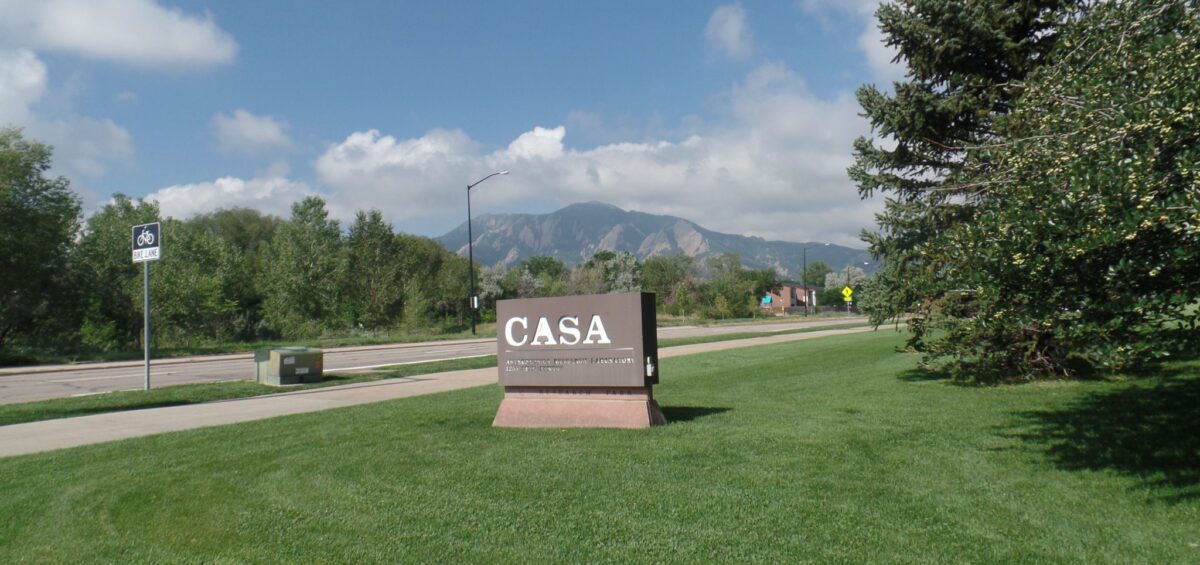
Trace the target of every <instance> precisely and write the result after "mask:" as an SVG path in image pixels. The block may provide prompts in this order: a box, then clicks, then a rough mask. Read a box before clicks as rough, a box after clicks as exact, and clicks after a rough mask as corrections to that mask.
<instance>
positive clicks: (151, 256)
mask: <svg viewBox="0 0 1200 565" xmlns="http://www.w3.org/2000/svg"><path fill="white" fill-rule="evenodd" d="M132 243H133V262H134V263H142V262H145V261H157V260H159V259H161V258H162V251H161V250H162V231H161V230H160V229H159V224H158V222H154V223H153V224H142V225H139V226H133V239H132Z"/></svg>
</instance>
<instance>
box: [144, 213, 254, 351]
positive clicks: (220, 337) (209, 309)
mask: <svg viewBox="0 0 1200 565" xmlns="http://www.w3.org/2000/svg"><path fill="white" fill-rule="evenodd" d="M162 234H163V235H162V237H163V241H164V243H163V252H162V259H161V260H159V261H155V262H153V263H151V264H150V271H151V276H150V293H151V300H152V302H151V305H150V323H151V326H152V332H151V334H152V338H153V339H154V340H155V342H156V343H164V342H166V343H170V344H172V345H183V346H184V347H188V346H191V345H193V344H195V343H197V342H199V343H204V342H217V343H220V342H225V341H230V340H232V339H234V337H235V336H236V335H237V333H238V329H239V327H240V324H239V322H240V316H241V312H243V311H244V307H245V304H244V302H243V301H244V300H245V299H246V298H247V297H246V296H245V294H244V289H245V288H246V286H247V281H248V279H249V278H250V275H249V273H248V272H247V270H246V265H245V262H244V261H243V260H242V255H241V252H240V251H239V250H238V248H237V247H234V246H233V244H231V243H229V242H228V241H226V240H223V239H221V238H218V237H217V236H215V235H213V234H212V233H211V232H209V231H208V230H205V229H204V228H203V227H202V226H197V225H195V224H190V223H186V222H180V221H178V220H172V219H167V220H166V221H164V222H163V224H162ZM168 245H169V247H167V246H168ZM239 299H241V300H239ZM134 306H135V311H136V312H137V313H139V314H140V313H141V312H142V302H141V301H137V302H135V304H134Z"/></svg>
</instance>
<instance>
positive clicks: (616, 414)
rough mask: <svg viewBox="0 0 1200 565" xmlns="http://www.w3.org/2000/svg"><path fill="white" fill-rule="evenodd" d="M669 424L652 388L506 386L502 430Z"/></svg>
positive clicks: (499, 416)
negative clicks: (655, 399)
mask: <svg viewBox="0 0 1200 565" xmlns="http://www.w3.org/2000/svg"><path fill="white" fill-rule="evenodd" d="M665 423H667V419H666V418H664V417H663V413H662V410H661V409H659V407H658V403H657V402H655V401H654V395H653V393H652V392H651V390H650V387H570V388H565V387H536V386H506V387H504V400H503V401H501V402H500V409H499V410H498V411H497V412H496V419H495V420H493V421H492V425H493V426H496V427H500V428H648V427H650V426H659V425H662V424H665Z"/></svg>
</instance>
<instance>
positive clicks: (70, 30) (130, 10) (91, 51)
mask: <svg viewBox="0 0 1200 565" xmlns="http://www.w3.org/2000/svg"><path fill="white" fill-rule="evenodd" d="M0 34H2V35H3V36H4V41H5V42H6V43H9V44H16V45H23V46H26V47H30V48H33V49H38V50H53V51H63V52H67V53H73V54H76V55H80V56H84V57H88V58H92V59H101V60H108V61H116V62H121V63H128V64H134V65H139V66H151V67H166V66H175V65H181V64H182V65H202V66H206V65H215V64H221V63H229V62H231V61H233V59H234V57H235V56H236V54H237V42H236V41H234V39H233V37H232V36H230V35H229V34H228V33H226V32H225V31H223V30H221V29H220V28H219V27H217V24H216V23H215V22H213V19H212V16H211V15H210V14H207V13H206V14H204V16H203V17H201V16H195V15H189V14H185V13H183V12H182V11H181V10H179V9H177V8H175V9H169V8H164V7H162V6H160V5H158V3H157V2H155V1H154V0H36V1H30V0H0Z"/></svg>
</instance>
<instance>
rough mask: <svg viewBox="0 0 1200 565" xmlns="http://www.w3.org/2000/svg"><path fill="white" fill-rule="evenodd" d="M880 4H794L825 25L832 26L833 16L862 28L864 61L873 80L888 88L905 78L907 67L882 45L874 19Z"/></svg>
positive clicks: (861, 0)
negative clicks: (845, 19) (895, 61)
mask: <svg viewBox="0 0 1200 565" xmlns="http://www.w3.org/2000/svg"><path fill="white" fill-rule="evenodd" d="M882 3H883V2H882V0H798V1H797V2H796V5H797V6H798V7H799V8H800V10H801V11H803V12H805V13H807V14H809V15H811V16H814V17H816V18H818V19H819V20H820V21H821V22H822V23H823V24H824V25H826V26H830V25H832V24H831V22H830V20H831V19H832V18H833V17H834V16H837V17H841V18H848V19H849V20H850V21H851V22H852V25H856V26H862V28H861V29H862V31H861V32H860V33H859V34H858V41H857V43H858V48H859V49H860V50H861V51H862V53H863V56H864V57H865V58H866V61H867V67H868V68H869V69H870V70H871V75H872V77H873V78H874V79H875V80H876V81H879V82H881V83H887V84H888V85H889V86H890V83H891V82H893V81H897V80H902V79H903V78H904V73H905V71H906V67H905V66H904V64H903V63H893V62H892V61H893V60H894V59H895V58H896V55H897V54H899V51H898V50H897V49H896V48H894V47H889V46H887V45H885V44H884V42H883V32H882V31H881V30H880V29H879V21H878V20H876V19H875V11H876V10H878V9H879V6H880V4H882Z"/></svg>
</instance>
